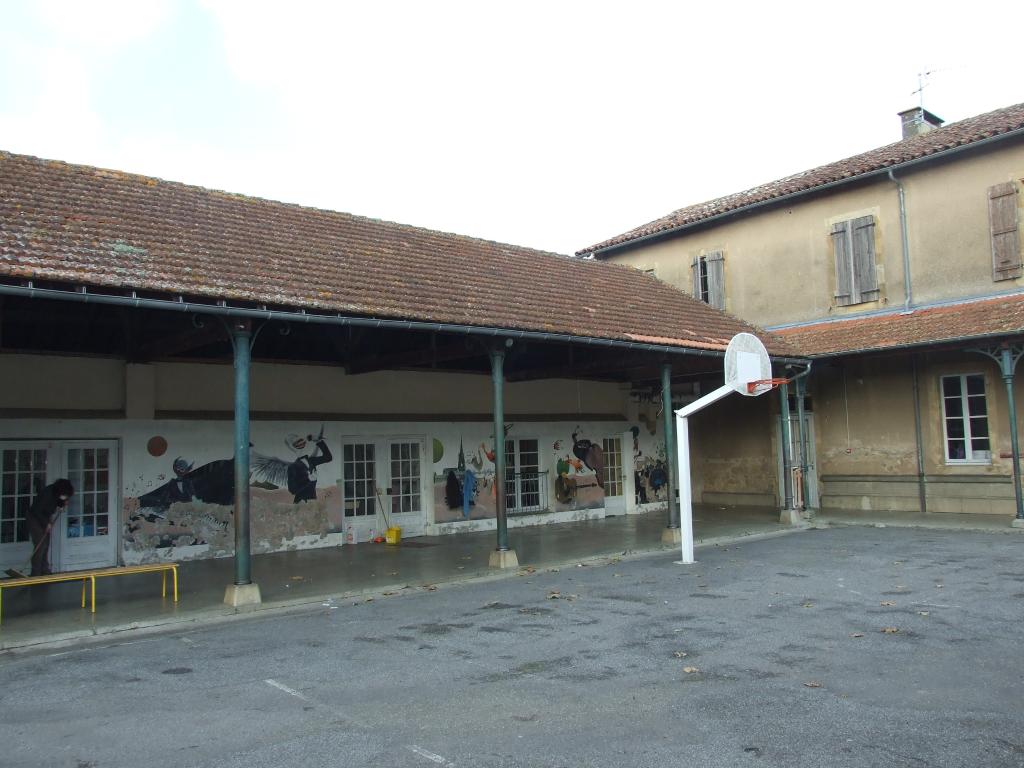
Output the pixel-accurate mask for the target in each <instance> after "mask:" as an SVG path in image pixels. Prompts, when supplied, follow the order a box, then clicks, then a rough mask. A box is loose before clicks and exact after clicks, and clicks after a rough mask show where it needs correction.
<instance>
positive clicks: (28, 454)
mask: <svg viewBox="0 0 1024 768" xmlns="http://www.w3.org/2000/svg"><path fill="white" fill-rule="evenodd" d="M18 469H20V470H22V471H23V472H30V471H31V470H32V451H18Z"/></svg>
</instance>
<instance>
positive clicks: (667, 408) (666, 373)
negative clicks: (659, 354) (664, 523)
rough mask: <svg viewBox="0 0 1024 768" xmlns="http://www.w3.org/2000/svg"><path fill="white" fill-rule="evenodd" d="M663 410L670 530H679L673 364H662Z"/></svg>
mask: <svg viewBox="0 0 1024 768" xmlns="http://www.w3.org/2000/svg"><path fill="white" fill-rule="evenodd" d="M661 412H662V416H663V420H664V426H665V461H666V462H667V463H668V467H667V469H668V472H667V474H668V530H669V531H673V532H675V531H678V530H679V502H678V501H677V500H676V488H678V487H679V477H678V472H677V469H676V459H675V456H676V441H675V430H674V429H673V427H674V426H675V420H676V419H675V414H674V413H673V412H672V364H671V363H665V364H664V365H662V366H661Z"/></svg>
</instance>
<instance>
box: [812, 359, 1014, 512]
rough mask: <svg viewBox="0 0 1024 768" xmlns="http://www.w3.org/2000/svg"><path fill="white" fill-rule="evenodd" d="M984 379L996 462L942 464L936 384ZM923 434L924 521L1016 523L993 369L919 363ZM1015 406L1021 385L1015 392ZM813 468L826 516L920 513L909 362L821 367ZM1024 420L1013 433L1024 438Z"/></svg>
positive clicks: (815, 394)
mask: <svg viewBox="0 0 1024 768" xmlns="http://www.w3.org/2000/svg"><path fill="white" fill-rule="evenodd" d="M966 373H981V374H983V375H984V376H985V392H986V403H987V406H988V425H989V434H990V441H991V448H992V459H991V461H989V462H984V463H978V464H949V463H947V462H946V459H945V452H944V446H943V428H942V402H941V399H942V398H941V391H940V379H941V377H942V376H944V375H949V374H966ZM918 381H919V386H920V397H921V432H922V446H923V455H924V474H925V479H926V497H927V507H928V511H929V512H957V513H994V514H1007V515H1009V514H1013V512H1014V497H1013V486H1012V485H1011V483H1010V478H1011V476H1012V464H1013V462H1012V460H1011V459H1010V458H1009V454H1010V428H1009V424H1008V423H1007V414H1008V409H1007V401H1006V390H1005V386H1004V384H1003V382H1002V378H1001V376H1000V374H999V370H998V368H997V366H996V365H995V363H993V362H991V361H989V360H988V359H986V358H984V357H982V356H980V355H976V354H969V353H966V352H943V353H935V352H931V353H929V352H923V353H921V354H920V357H919V374H918ZM1015 386H1016V389H1015V392H1016V397H1017V398H1018V400H1019V399H1020V398H1021V397H1022V396H1024V383H1022V382H1021V381H1020V380H1019V379H1018V380H1017V381H1016V383H1015ZM811 396H812V398H813V401H814V412H815V429H816V442H817V445H818V453H817V467H818V475H819V480H820V489H821V494H822V507H823V508H825V509H855V510H918V509H919V508H920V504H919V498H918V477H917V476H918V470H917V452H916V451H917V449H916V437H915V431H914V430H915V428H914V410H913V378H912V373H911V358H910V356H909V355H900V356H889V357H886V358H875V359H873V360H847V361H844V362H842V363H841V364H832V365H828V366H824V365H821V366H819V367H818V368H817V369H816V371H815V375H814V378H813V379H812V386H811ZM1022 416H1024V414H1019V415H1018V430H1019V431H1020V433H1021V434H1024V420H1022V418H1021V417H1022Z"/></svg>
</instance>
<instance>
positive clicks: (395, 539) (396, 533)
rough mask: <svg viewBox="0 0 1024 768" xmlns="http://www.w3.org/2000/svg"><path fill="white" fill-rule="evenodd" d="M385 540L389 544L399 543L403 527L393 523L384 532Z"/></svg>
mask: <svg viewBox="0 0 1024 768" xmlns="http://www.w3.org/2000/svg"><path fill="white" fill-rule="evenodd" d="M384 540H385V541H386V542H387V543H388V544H398V543H399V542H401V541H402V529H401V528H400V527H399V526H397V525H392V526H391V527H390V528H388V529H387V530H386V531H385V532H384Z"/></svg>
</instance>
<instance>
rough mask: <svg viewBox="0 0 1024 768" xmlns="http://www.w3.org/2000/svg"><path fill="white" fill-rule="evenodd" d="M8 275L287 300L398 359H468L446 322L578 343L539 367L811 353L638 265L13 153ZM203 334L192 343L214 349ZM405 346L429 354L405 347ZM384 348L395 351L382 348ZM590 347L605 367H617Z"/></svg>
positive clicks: (112, 289)
mask: <svg viewBox="0 0 1024 768" xmlns="http://www.w3.org/2000/svg"><path fill="white" fill-rule="evenodd" d="M0 282H2V283H4V284H5V285H0V288H3V290H4V292H6V295H7V296H12V295H14V296H16V297H17V298H18V299H19V300H20V299H22V297H24V296H26V295H27V294H26V293H25V289H26V286H27V285H28V284H29V282H30V283H31V286H32V287H33V289H34V290H35V294H34V296H35V297H36V298H39V297H41V296H42V297H45V298H49V299H57V298H61V299H64V298H69V296H67V295H66V294H68V293H71V292H75V293H76V294H77V296H78V297H80V300H81V301H83V302H84V301H88V302H90V303H93V304H94V305H98V304H104V305H111V304H114V303H115V302H114V301H113V299H114V298H118V299H119V300H120V299H123V298H124V297H131V296H137V297H145V298H146V299H147V300H148V301H149V303H148V304H147V306H148V308H149V309H152V308H153V307H154V306H155V304H154V303H153V300H156V301H157V302H167V304H168V305H170V304H171V303H175V304H176V305H177V306H179V307H187V308H188V310H189V311H192V312H200V313H204V312H205V313H210V312H220V313H222V314H229V313H235V312H250V313H251V315H252V316H253V317H256V318H259V317H261V316H264V317H270V316H271V314H272V313H276V314H274V317H275V318H277V319H292V320H294V319H296V318H300V319H301V320H302V321H303V322H304V323H310V324H312V325H317V324H322V325H329V324H333V325H349V326H350V328H351V327H363V328H366V327H371V328H374V329H375V330H376V331H379V332H380V333H386V332H390V331H395V332H396V335H394V336H393V337H391V338H384V337H382V336H380V333H378V334H377V335H376V336H375V337H374V339H373V343H372V344H370V346H371V347H375V348H377V349H378V350H379V347H380V346H381V345H385V346H386V348H387V349H388V350H389V354H390V355H391V359H390V362H389V365H390V366H393V367H404V366H405V365H406V364H407V365H409V366H412V367H415V366H417V365H429V366H430V367H434V368H437V367H439V365H440V366H441V367H444V366H446V365H448V364H449V363H450V362H453V361H463V360H465V359H466V357H467V355H466V344H465V340H464V338H463V340H462V346H461V348H460V349H458V350H454V351H453V350H452V349H451V348H450V347H444V345H443V344H442V345H441V346H440V347H439V346H438V335H439V334H449V335H451V334H454V335H455V336H458V335H460V334H461V335H462V336H463V337H464V336H465V335H467V334H468V335H470V336H472V335H493V336H509V337H514V338H520V339H528V340H530V343H531V344H532V343H533V342H537V343H536V344H534V348H535V351H537V350H539V349H541V348H543V347H550V346H551V345H552V344H554V345H558V346H560V347H562V348H563V352H562V353H561V355H560V356H559V355H552V354H550V352H549V354H548V355H547V357H546V358H545V356H544V355H538V356H536V359H535V360H533V361H532V364H533V365H534V366H538V367H539V368H538V369H539V370H544V369H546V368H549V367H550V366H551V365H552V364H554V363H556V362H561V363H562V364H565V361H566V357H565V355H564V346H565V345H566V344H574V345H575V344H581V345H582V344H589V345H594V344H596V345H598V346H601V347H607V348H609V349H607V352H608V353H609V354H610V353H613V352H616V350H615V349H614V347H620V346H621V347H627V346H628V347H632V348H633V349H634V350H636V352H637V353H638V354H640V353H642V354H644V355H647V356H650V353H651V352H655V353H661V354H664V355H668V356H669V357H671V358H672V359H676V358H677V355H680V354H681V355H702V356H710V357H713V358H717V357H720V355H721V352H722V350H724V348H725V345H726V344H727V342H728V340H729V339H730V338H731V337H732V336H733V335H734V334H736V333H738V332H741V331H747V332H752V333H757V334H758V335H759V336H761V338H762V339H763V340H764V341H765V344H766V346H767V347H768V349H769V351H770V353H771V354H773V355H774V356H776V357H778V358H789V357H791V356H794V355H795V352H794V351H793V349H792V348H791V347H790V346H789V345H788V344H787V343H786V342H785V341H782V340H780V339H778V338H776V337H773V336H771V335H770V334H767V333H765V332H763V331H759V330H757V329H754V328H751V327H750V326H749V325H748V324H746V323H744V322H742V321H740V320H738V319H736V318H734V317H731V316H729V315H727V314H725V313H722V312H719V311H718V310H715V309H713V308H711V307H709V306H707V305H706V304H704V303H702V302H699V301H696V300H694V299H692V298H691V297H689V296H688V295H686V294H684V293H682V292H681V291H678V290H677V289H675V288H673V287H671V286H669V285H667V284H665V283H663V282H661V281H659V280H657V279H655V278H653V277H651V276H648V275H645V274H643V273H641V272H638V271H636V270H633V269H630V268H626V267H621V266H617V265H612V264H606V263H601V262H597V261H593V260H586V259H578V258H571V257H567V256H561V255H558V254H554V253H547V252H543V251H537V250H533V249H529V248H522V247H518V246H513V245H505V244H502V243H496V242H491V241H486V240H480V239H475V238H470V237H464V236H461V235H454V234H448V233H441V232H434V231H431V230H426V229H421V228H417V227H411V226H406V225H401V224H394V223H391V222H385V221H380V220H376V219H369V218H364V217H360V216H353V215H351V214H347V213H336V212H333V211H326V210H317V209H311V208H303V207H300V206H296V205H289V204H285V203H279V202H273V201H268V200H262V199H256V198H250V197H245V196H243V195H236V194H229V193H225V192H218V191H213V190H209V189H204V188H201V187H195V186H189V185H185V184H180V183H176V182H168V181H163V180H160V179H155V178H149V177H144V176H137V175H133V174H128V173H122V172H118V171H109V170H102V169H99V168H92V167H88V166H80V165H70V164H67V163H62V162H55V161H48V160H41V159H38V158H34V157H27V156H22V155H15V154H11V153H5V152H0ZM81 297H84V298H81ZM10 300H11V299H8V301H10ZM167 308H168V309H173V308H174V307H173V306H168V307H167ZM261 313H263V314H261ZM348 321H351V322H348ZM373 321H376V323H375V322H373ZM153 322H154V323H155V324H156V325H160V322H161V321H157V320H154V321H153ZM115 324H116V323H115ZM107 330H108V331H110V330H111V329H107ZM153 330H159V329H153ZM186 330H187V329H186ZM193 330H194V329H193ZM399 330H406V331H408V330H420V331H425V332H431V333H432V334H433V336H432V338H431V342H430V343H431V345H432V347H431V349H432V351H427V352H424V340H425V338H426V337H424V336H419V337H418V338H417V339H416V340H409V337H410V334H408V333H406V334H404V336H403V337H402V340H399V338H398V336H397V331H399ZM171 331H172V329H171V328H170V327H167V328H164V329H163V332H164V333H170V332H171ZM98 332H99V333H98ZM41 333H42V332H41V331H39V330H38V329H37V330H36V331H34V334H35V335H34V336H33V338H34V340H35V341H36V342H37V343H41V344H42V346H47V343H49V344H50V345H51V346H52V342H50V341H49V340H47V339H46V338H45V334H42V335H40V334H41ZM120 335H122V334H120V333H119V332H115V333H114V336H120ZM178 335H180V333H179V334H178ZM193 335H197V334H193ZM349 335H350V336H351V334H349ZM62 336H65V337H66V330H65V332H64V334H62ZM156 338H157V339H159V338H160V336H159V333H158V334H157V337H156ZM164 338H165V340H166V341H168V342H173V343H169V344H168V345H167V346H165V347H164V349H165V350H172V348H175V349H178V350H181V351H186V349H185V348H184V347H182V344H181V342H180V340H177V337H175V338H174V339H168V338H167V337H164ZM451 338H452V337H451V336H445V339H447V341H448V342H450V341H451ZM104 339H106V342H107V343H108V344H110V343H113V342H111V341H110V334H109V333H106V334H104V333H103V332H102V331H101V329H100V328H93V329H92V333H91V334H90V337H89V339H84V338H79V339H78V342H79V343H80V344H85V345H86V348H87V349H93V351H97V352H102V351H110V350H104V349H103V346H104V343H103V342H104ZM342 341H343V342H344V343H340V344H336V345H335V347H333V348H331V347H330V345H327V346H326V347H325V345H323V344H322V343H320V342H322V338H321V339H320V340H319V341H318V342H316V343H314V342H313V340H309V342H310V343H308V344H306V345H305V346H303V345H302V344H301V343H299V340H298V339H296V338H293V339H291V341H290V342H289V345H288V348H289V350H291V353H292V354H295V355H297V356H299V357H301V358H302V359H309V360H317V359H322V360H325V361H333V362H337V361H338V360H339V357H340V358H341V361H342V362H343V363H345V364H346V365H349V364H351V363H353V361H352V360H349V359H345V358H346V355H347V354H348V353H350V352H351V347H352V345H351V344H350V343H348V342H350V341H351V339H350V338H349V339H345V340H342ZM442 341H444V339H442ZM8 342H9V338H5V339H4V346H7V347H8V348H9V347H10V344H9V343H8ZM365 342H366V338H365V332H364V344H365ZM149 343H150V345H151V346H152V344H153V343H155V341H154V340H153V339H151V340H150V342H149ZM202 347H203V345H199V346H192V347H191V348H190V349H188V350H187V351H188V352H189V354H191V355H195V354H202ZM296 347H298V351H296ZM342 348H344V349H342ZM150 351H151V352H152V351H154V350H152V349H151V350H150ZM279 351H281V352H282V354H283V348H282V350H279ZM137 352H138V350H135V353H137ZM270 352H271V350H267V353H268V354H270ZM364 352H365V350H364ZM621 352H622V350H618V351H617V354H618V355H619V356H620V358H621ZM128 353H129V356H131V354H132V350H131V349H129V350H128ZM173 353H174V351H173V350H172V351H171V354H173ZM404 353H408V355H411V356H408V357H407V359H405V360H404V362H403V359H402V354H404ZM218 356H219V355H218ZM271 356H273V357H279V356H280V355H279V354H271ZM362 357H363V358H364V362H365V355H363V356H362ZM376 357H377V358H378V366H377V367H380V365H379V363H380V360H379V358H381V357H382V355H380V354H377V355H376ZM354 362H355V365H354V367H355V368H359V362H360V361H358V360H357V361H354ZM479 362H481V363H482V362H485V360H481V361H479ZM577 362H578V361H577ZM609 362H610V361H609ZM620 362H621V359H620ZM588 364H590V365H593V366H595V368H594V370H595V372H596V371H597V368H599V367H600V366H599V365H597V361H594V360H590V361H589V362H588ZM476 365H477V364H476V363H472V364H470V365H469V368H473V367H475V366H476ZM717 365H718V367H719V370H720V361H719V362H718V363H717ZM456 367H457V368H461V369H465V368H466V365H463V364H461V363H460V364H458V365H456ZM566 373H569V371H566ZM602 373H606V374H609V375H611V374H612V373H613V371H609V370H605V369H602ZM612 378H615V376H612Z"/></svg>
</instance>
